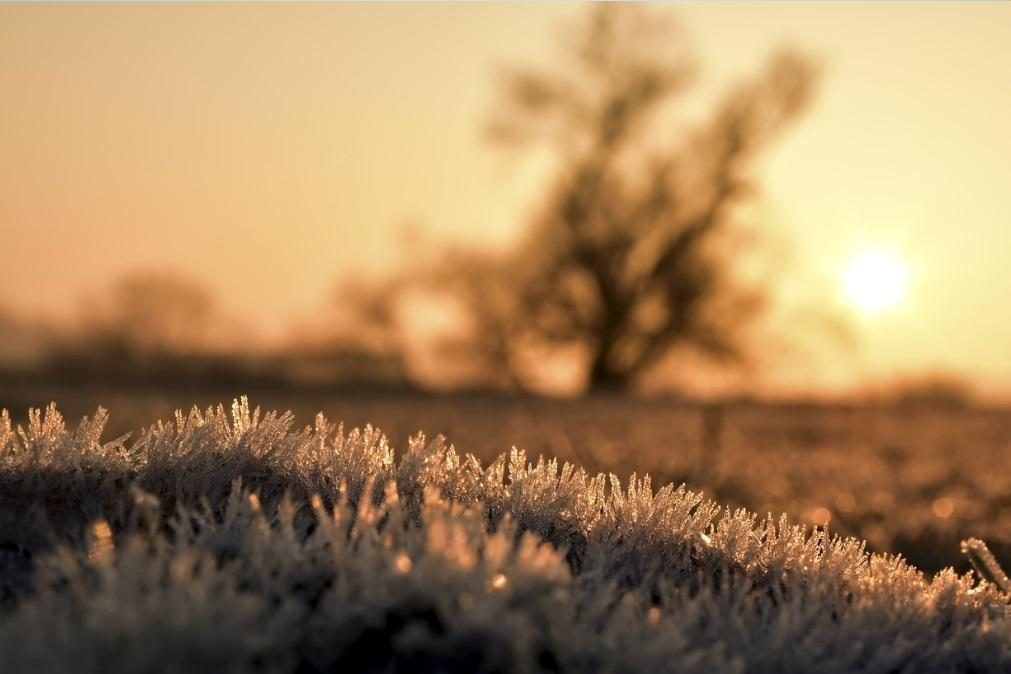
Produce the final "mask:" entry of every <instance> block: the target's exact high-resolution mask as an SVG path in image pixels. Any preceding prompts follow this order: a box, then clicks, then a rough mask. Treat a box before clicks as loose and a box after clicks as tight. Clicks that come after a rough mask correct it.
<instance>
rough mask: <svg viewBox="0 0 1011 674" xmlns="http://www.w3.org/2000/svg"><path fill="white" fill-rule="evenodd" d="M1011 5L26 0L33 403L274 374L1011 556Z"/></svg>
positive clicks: (405, 418)
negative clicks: (52, 1) (977, 540)
mask: <svg viewBox="0 0 1011 674" xmlns="http://www.w3.org/2000/svg"><path fill="white" fill-rule="evenodd" d="M1009 28H1011V6H1009V5H1006V4H958V5H955V4H950V5H944V4H929V5H912V4H902V5H898V4H885V5H868V4H855V5H850V4H817V5H810V6H808V5H795V4H764V3H749V4H747V5H737V4H713V5H703V4H691V3H688V4H678V5H673V6H672V5H661V6H639V5H634V4H633V5H621V6H616V5H610V4H608V5H592V6H591V5H573V4H550V5H534V4H475V5H470V4H451V5H443V4H439V5H406V4H404V5H401V4H386V3H383V4H375V5H360V4H350V5H344V4H319V5H317V4H311V5H294V6H284V5H273V4H262V5H261V4H255V5H253V4H249V5H231V4H228V5H193V6H191V5H162V4H158V5H154V4H152V5H130V4H124V5H120V4H79V5H38V6H36V5H22V4H3V5H0V91H3V92H4V104H3V105H2V106H0V147H2V148H3V152H0V245H2V250H3V253H4V255H3V279H4V282H3V283H2V284H0V407H4V408H8V409H11V410H12V412H13V413H14V414H15V417H16V418H23V415H24V414H25V411H26V410H27V408H28V407H29V406H39V405H44V404H45V403H47V402H48V401H50V400H55V401H57V402H58V403H59V404H60V407H61V409H62V410H63V411H64V412H65V413H67V415H68V416H70V417H75V416H80V415H82V414H87V413H90V412H92V411H93V410H94V408H95V406H96V405H98V404H102V405H105V406H106V407H109V408H111V410H112V413H113V425H114V428H111V429H110V432H116V433H119V432H126V431H128V430H134V429H136V428H138V427H139V426H140V425H141V424H145V423H150V422H152V421H153V420H154V419H156V418H158V417H159V416H162V417H163V416H165V415H166V414H169V413H170V412H171V411H172V410H173V409H175V408H177V407H183V408H186V407H189V406H190V405H191V404H193V403H197V404H201V405H202V404H211V403H212V402H218V401H222V400H225V401H227V400H229V399H230V398H231V397H233V396H235V395H240V394H245V393H248V394H249V395H250V396H251V398H252V400H253V402H254V403H259V404H262V405H264V406H267V407H286V408H287V407H290V408H293V409H295V410H296V411H298V412H299V414H300V416H299V418H300V420H306V421H307V420H308V418H309V417H308V416H306V415H308V414H311V413H312V412H315V411H316V410H317V409H321V408H322V409H324V410H326V411H327V412H328V413H329V414H330V415H331V416H334V417H338V418H344V419H346V420H348V421H349V423H356V424H362V423H366V422H370V423H375V424H378V425H380V426H381V427H382V428H383V429H385V430H387V431H388V432H389V433H390V434H391V436H392V437H393V439H394V441H395V442H397V443H399V444H398V446H401V447H402V446H403V444H404V440H405V439H406V437H407V435H409V434H411V433H414V432H415V431H417V430H418V429H419V428H423V429H425V430H426V431H428V432H432V433H434V432H442V433H446V434H448V435H449V437H450V439H451V440H453V441H454V442H456V443H457V445H458V446H459V447H460V448H461V449H462V450H464V451H474V452H476V453H478V454H479V455H482V456H483V457H484V458H488V457H489V456H493V455H494V454H497V453H498V452H500V451H503V450H506V449H508V447H509V445H511V444H516V445H518V446H521V447H525V448H527V449H528V450H530V452H531V453H532V454H537V453H539V452H544V453H547V454H552V455H557V456H561V457H563V458H568V459H573V460H577V461H579V462H581V463H583V464H584V465H587V466H589V467H590V468H591V469H600V470H613V471H615V472H618V473H620V474H622V475H626V474H628V473H630V472H632V471H634V470H638V471H639V472H640V473H641V472H643V471H644V470H648V471H650V472H651V473H653V474H654V476H655V477H657V478H658V479H659V480H660V481H668V480H675V481H687V482H689V483H690V484H692V485H693V486H695V487H697V488H704V489H706V491H707V493H709V494H710V495H714V496H716V497H717V498H720V499H722V500H723V501H725V502H727V503H728V504H740V505H745V506H747V507H749V508H752V509H755V510H758V511H759V512H766V511H773V512H783V511H785V512H790V513H792V514H794V515H795V516H797V517H799V518H803V519H805V520H806V521H809V522H811V523H814V524H825V523H829V522H830V523H831V526H833V527H835V528H836V529H837V530H841V531H842V532H844V533H854V534H857V535H861V536H863V537H865V538H868V540H869V541H870V542H871V544H872V545H873V546H875V547H877V548H880V549H889V550H897V551H900V552H905V553H906V554H907V555H910V556H911V557H913V558H914V561H916V562H918V563H921V564H923V565H925V566H927V567H928V568H934V567H936V566H937V565H938V564H941V563H943V562H948V561H949V558H950V557H952V556H954V555H955V554H956V553H957V539H958V537H959V536H962V535H965V534H966V533H971V534H974V535H984V536H987V537H988V538H989V539H990V540H991V541H993V542H994V545H995V547H996V548H997V549H998V551H999V552H1001V554H1004V551H1006V550H1008V549H1011V548H1009V547H1008V546H1011V489H1009V488H1008V487H1009V486H1011V483H1008V482H1006V480H1005V477H1001V476H1007V475H1009V474H1011V472H1009V471H1008V468H1009V467H1011V466H1009V462H1011V458H1009V456H1011V420H1009V415H1008V414H1007V412H1006V411H1005V406H1006V405H1007V404H1008V403H1009V402H1011V355H1009V354H1008V350H1007V347H1008V344H1011V313H1009V312H1008V311H1007V306H1008V298H1009V290H1011V265H1009V264H1008V261H1009V255H1011V222H1009V214H1011V190H1008V184H1007V181H1008V176H1011V128H1009V127H1011V88H1009V87H1008V86H1007V82H1011V48H1009V47H1008V46H1007V40H1006V36H1007V34H1008V29H1009ZM984 467H985V468H984ZM1002 545H1003V546H1004V547H1001V546H1002Z"/></svg>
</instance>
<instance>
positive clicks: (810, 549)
mask: <svg viewBox="0 0 1011 674" xmlns="http://www.w3.org/2000/svg"><path fill="white" fill-rule="evenodd" d="M3 395H4V398H3V399H2V400H0V406H2V407H5V408H9V409H11V410H12V415H13V423H12V426H11V431H10V432H9V433H7V435H6V436H5V437H0V467H2V480H3V491H2V494H0V504H2V506H0V538H2V539H3V540H0V550H2V559H0V561H2V562H3V564H4V566H3V567H2V568H0V571H2V573H3V574H4V587H3V591H4V606H5V608H4V609H2V610H3V613H2V614H0V616H2V617H0V654H2V655H0V665H2V666H3V667H2V668H3V671H12V672H16V671H43V670H45V671H434V670H439V671H461V672H462V671H503V672H505V671H644V670H658V671H741V672H745V671H747V672H761V671H797V672H801V671H812V670H813V669H818V670H819V671H882V672H894V671H997V670H998V669H1003V670H1006V669H1007V668H1008V667H1011V613H1009V610H1008V603H1007V597H1006V596H1005V595H1003V594H1002V593H1001V592H1000V591H999V590H998V588H997V587H996V586H995V585H993V584H987V583H979V579H978V577H976V576H974V575H973V574H971V573H967V572H968V569H969V566H968V563H967V562H966V561H965V559H964V558H963V557H962V556H961V553H960V552H959V542H960V541H961V540H962V539H964V538H967V537H970V536H976V537H979V538H983V539H985V540H986V541H987V542H988V543H989V544H990V547H991V548H992V549H993V550H994V552H995V553H996V555H997V557H998V558H999V559H1000V560H1001V561H1003V562H1007V561H1008V557H1007V553H1008V551H1009V550H1011V546H1009V544H1011V470H1009V467H1011V466H1009V461H1011V451H1009V450H1011V415H1009V414H1008V413H1006V412H1001V411H993V410H991V411H985V410H970V409H967V410H954V409H946V410H941V409H926V408H921V409H906V410H897V409H869V408H868V409H861V408H841V407H816V406H794V407H787V406H769V405H754V404H737V405H727V406H722V407H719V408H716V407H705V406H698V405H694V404H689V403H684V402H677V401H671V400H631V399H624V398H603V397H601V398H591V399H586V400H579V401H544V400H535V399H525V398H500V397H492V396H462V395H457V396H427V397H426V396H416V395H406V394H405V395H380V394H371V395H359V396H350V395H330V396H315V395H308V394H303V395H295V394H291V393H278V392H263V394H262V395H254V396H253V399H252V400H251V403H252V404H259V405H261V406H263V407H264V408H265V409H273V408H278V409H282V410H284V409H291V410H292V411H293V412H294V418H293V419H292V418H287V417H283V418H274V417H269V416H268V417H265V418H264V417H262V416H261V417H259V418H258V417H257V416H256V415H253V414H252V413H251V412H250V411H249V410H247V409H245V408H244V407H243V406H241V405H239V406H236V407H235V409H234V410H233V411H232V412H229V411H228V409H229V407H230V406H229V405H226V406H225V409H224V410H222V411H221V412H220V413H219V412H214V411H209V412H206V413H191V414H189V415H188V416H187V415H186V414H185V413H184V414H183V415H182V416H179V417H176V418H175V419H174V420H173V417H172V410H173V409H175V408H183V409H188V408H189V407H190V406H191V405H193V404H196V405H197V406H199V407H204V406H207V405H210V404H211V403H216V402H218V401H220V400H222V399H223V398H225V396H226V393H225V392H214V393H208V392H204V393H194V392H179V393H178V394H176V393H173V394H171V395H159V396H155V395H151V394H147V393H144V392H143V391H133V392H114V391H100V390H93V391H78V392H69V391H58V392H55V394H54V392H53V391H45V390H31V389H20V390H15V389H10V390H8V391H7V392H5V393H4V394H3ZM50 396H51V397H52V398H54V399H57V400H58V401H60V407H59V409H60V411H61V412H62V413H63V414H64V415H65V416H66V417H67V419H68V420H69V422H68V427H69V430H67V431H64V430H63V427H62V424H61V421H60V420H59V419H58V418H57V417H56V415H55V413H54V412H52V411H51V412H49V413H47V415H46V416H45V417H41V416H38V417H35V419H34V420H29V419H27V417H26V416H25V410H26V409H27V407H28V406H29V405H32V406H38V405H39V404H44V403H45V402H46V401H47V400H48V398H49V397H50ZM225 399H226V398H225ZM184 401H188V402H184ZM97 403H102V404H103V405H105V406H106V407H108V408H109V409H110V410H111V411H112V416H111V419H110V420H109V421H108V423H107V424H105V425H104V428H101V426H102V425H103V424H97V425H96V423H95V421H94V418H93V421H91V422H89V423H87V424H84V425H83V426H81V428H80V429H79V430H76V431H75V430H74V429H75V427H76V426H77V423H76V420H77V419H78V418H79V417H81V416H82V415H85V414H87V415H94V413H95V406H96V405H97ZM318 410H322V411H323V412H324V413H325V415H326V417H328V418H329V419H332V420H333V421H334V422H335V424H334V425H330V424H328V423H326V422H324V421H323V420H322V419H321V418H318V419H317V418H315V412H316V411H318ZM46 418H47V419H48V421H45V419H46ZM159 418H161V419H163V420H166V421H170V422H171V423H168V424H167V425H161V426H154V427H151V424H152V423H154V422H155V420H157V419H159ZM340 420H343V421H344V422H345V425H344V429H343V431H338V430H337V427H336V422H337V421H340ZM102 421H103V423H104V420H102ZM18 423H22V424H25V427H24V429H23V431H24V432H23V434H18V433H17V432H16V431H15V429H14V426H16V425H17V424H18ZM365 423H373V424H375V425H376V426H377V427H378V428H379V429H381V430H382V431H383V432H385V433H386V434H387V435H388V437H389V445H386V444H385V442H384V440H383V439H382V438H381V437H380V436H379V435H378V434H376V433H375V432H365V433H357V432H352V431H351V430H350V429H351V428H352V427H354V426H363V425H364V424H365ZM141 427H146V428H148V429H149V430H147V431H146V432H140V430H139V429H140V428H141ZM303 428H304V429H305V430H300V429H303ZM419 430H423V431H424V432H425V433H426V434H427V436H428V439H427V440H426V441H424V442H419V441H415V442H410V441H409V438H410V437H411V436H414V435H415V434H416V433H417V432H418V431H419ZM129 431H133V432H134V435H133V436H132V437H131V438H128V439H125V440H122V441H119V442H111V443H109V442H108V441H111V440H113V439H115V438H117V437H118V436H120V435H121V434H123V433H125V432H129ZM4 433H5V432H4V431H3V429H2V428H0V436H3V435H4ZM99 434H101V438H102V440H99V438H98V436H99ZM437 434H443V435H445V436H446V438H447V443H446V444H444V443H441V442H440V441H438V440H435V441H433V440H432V439H433V438H434V437H435V436H436V435H437ZM448 443H452V444H453V445H454V446H455V448H456V450H457V451H456V452H454V451H452V450H451V449H450V448H449V444H448ZM512 446H515V447H517V448H519V449H522V450H525V452H526V453H525V455H524V454H522V453H518V452H513V453H512V456H511V457H507V458H504V459H501V460H499V461H497V462H495V461H494V460H495V458H496V457H498V456H499V455H501V454H503V453H507V454H508V453H509V452H510V449H511V447H512ZM464 453H471V454H474V455H475V456H476V458H477V460H478V461H473V460H469V459H466V458H464V456H463V454H464ZM542 454H543V455H545V456H546V457H549V458H550V457H557V458H558V459H560V460H562V461H571V462H573V463H574V464H575V465H576V467H577V468H575V469H566V470H561V472H559V469H560V466H557V465H554V464H538V465H531V464H528V463H527V461H528V460H529V461H532V462H535V463H536V461H537V459H536V457H537V456H538V455H542ZM578 467H583V468H585V469H586V472H585V473H584V472H583V471H582V470H579V469H578ZM598 472H604V473H608V472H613V473H615V474H616V476H617V478H618V479H620V481H621V486H618V485H617V484H616V483H615V482H614V481H613V479H611V478H606V477H600V478H595V477H594V475H596V474H597V473H598ZM633 473H635V474H636V475H638V478H639V479H629V478H630V475H631V474H633ZM647 473H648V474H649V475H650V476H651V478H652V486H650V485H649V484H648V483H644V482H642V480H641V478H642V476H643V475H644V474H647ZM668 483H673V485H674V486H677V485H679V484H682V483H684V484H686V485H687V490H686V489H677V490H675V489H673V488H670V489H661V487H663V486H664V485H666V484H668ZM697 492H701V494H698V495H696V493H697ZM736 508H745V509H746V511H744V510H742V511H735V510H734V509H736ZM749 511H750V513H756V514H754V515H752V514H750V513H749ZM766 513H770V514H771V517H768V518H767V517H766ZM784 514H785V516H786V519H783V520H781V519H780V517H781V515H784ZM826 523H828V527H827V529H826V528H825V527H823V526H821V525H825V524H826ZM815 525H818V526H815ZM43 528H45V529H46V530H47V531H48V532H49V533H45V534H44V533H41V530H42V529H43ZM836 534H839V535H841V537H834V536H835V535H836ZM848 536H856V537H857V538H858V539H862V540H866V541H867V544H866V545H867V548H866V549H867V550H869V551H873V552H898V553H900V554H901V555H902V556H904V557H905V558H906V559H908V560H909V561H910V562H911V563H912V565H913V566H907V565H905V564H904V563H903V562H901V561H899V560H898V559H896V558H894V557H890V556H880V555H872V556H867V555H866V554H865V552H864V548H863V547H862V544H861V543H860V541H858V540H854V539H847V538H845V537H848ZM54 545H55V547H54ZM949 565H954V566H955V567H956V571H957V572H958V574H964V575H955V574H953V573H951V572H948V571H941V569H942V568H943V567H945V566H949ZM1005 566H1007V564H1005ZM914 567H918V568H919V569H922V570H923V571H924V572H926V575H923V574H921V573H920V572H919V571H917V569H916V568H914ZM30 574H34V576H32V575H30ZM156 634H157V635H159V637H160V639H161V643H159V644H158V645H157V646H155V645H147V646H141V644H150V641H151V639H152V638H153V636H154V635H156ZM47 635H48V636H47Z"/></svg>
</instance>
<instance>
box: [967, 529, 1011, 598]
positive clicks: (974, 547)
mask: <svg viewBox="0 0 1011 674" xmlns="http://www.w3.org/2000/svg"><path fill="white" fill-rule="evenodd" d="M962 553H963V554H964V555H965V556H966V557H968V558H969V562H970V563H972V568H974V569H976V573H978V574H979V577H980V578H982V579H983V580H985V581H987V582H988V583H992V584H993V585H995V586H996V587H997V588H998V589H999V590H1000V591H1001V592H1003V593H1004V594H1009V593H1011V580H1008V577H1007V574H1006V573H1004V569H1003V568H1001V565H1000V564H998V563H997V560H996V559H994V556H993V553H992V552H990V548H988V547H986V543H984V542H983V541H981V540H979V539H978V538H969V539H966V540H964V541H962Z"/></svg>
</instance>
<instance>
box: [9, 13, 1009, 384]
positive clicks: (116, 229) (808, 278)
mask: <svg viewBox="0 0 1011 674" xmlns="http://www.w3.org/2000/svg"><path fill="white" fill-rule="evenodd" d="M583 9H584V8H581V7H579V6H577V5H571V4H550V5H541V4H533V3H531V4H476V5H466V4H423V5H416V4H410V5H399V4H385V3H384V4H365V5H363V4H353V5H338V4H304V5H276V4H269V5H268V4H249V5H238V4H215V5H189V4H177V5H171V4H170V5H165V4H157V5H154V4H152V5H148V4H123V5H120V4H100V5H90V4H73V5H56V4H42V5H29V4H23V5H22V4H0V92H3V93H2V97H3V104H2V105H0V148H2V151H0V248H2V250H3V278H4V282H3V283H2V284H0V305H2V306H7V307H10V308H13V309H15V310H17V311H20V312H22V313H27V314H31V315H56V316H68V315H71V314H72V312H73V311H74V308H75V307H76V306H78V304H79V302H80V300H81V298H82V297H84V296H86V295H88V294H94V293H98V292H101V290H102V289H103V288H104V287H107V286H108V284H109V282H110V281H111V280H112V279H114V278H115V277H117V276H119V275H121V274H122V273H124V272H127V271H131V270H136V269H146V268H163V269H174V270H178V271H180V272H183V273H185V274H186V275H188V276H191V277H193V278H195V279H198V280H200V281H202V282H204V283H206V284H207V285H208V287H210V288H211V289H212V290H213V291H214V293H215V294H216V295H217V297H218V299H219V301H220V302H221V304H223V305H225V306H226V307H228V308H229V310H232V311H234V312H235V313H236V314H237V315H239V316H241V317H242V318H243V319H245V320H247V321H248V322H249V324H250V325H251V326H252V327H253V328H254V329H255V330H256V331H258V332H259V333H261V334H263V335H267V336H269V335H271V334H277V333H278V332H279V331H280V330H281V329H282V328H281V326H284V325H287V324H288V323H289V322H290V321H291V320H292V319H296V318H304V317H306V316H312V315H313V314H316V313H319V312H320V311H324V310H325V307H326V298H327V296H328V294H329V293H330V291H331V289H332V288H333V286H334V284H335V282H336V281H337V279H338V278H340V277H342V276H346V275H348V274H369V273H373V272H376V271H382V270H388V269H390V268H391V267H393V266H395V265H397V264H398V263H400V262H402V261H403V260H404V259H405V257H410V256H412V255H424V254H426V251H427V250H428V249H427V248H424V247H422V248H420V249H417V250H415V249H411V248H410V247H405V246H404V244H403V232H404V231H405V229H411V231H414V232H415V233H416V234H418V235H420V236H421V237H422V238H423V239H425V240H428V241H434V242H443V241H463V242H479V243H483V244H488V245H504V244H506V243H508V242H509V241H510V240H512V239H513V238H514V237H516V236H517V235H518V233H519V232H521V231H522V227H523V223H524V222H525V220H526V216H528V215H529V214H530V213H531V211H532V209H533V208H534V207H535V206H536V205H537V198H538V196H539V194H541V188H542V186H543V183H544V181H545V180H547V179H549V176H548V175H547V174H546V171H547V170H548V169H546V168H545V165H544V163H543V162H540V163H539V162H536V161H522V160H520V159H517V158H515V157H513V158H508V157H505V156H504V155H503V154H502V153H501V152H496V151H494V150H493V149H492V148H491V147H489V146H488V144H487V143H485V142H484V141H483V140H482V130H483V127H484V123H485V122H486V121H487V119H488V117H489V114H490V113H491V111H492V106H493V105H494V103H495V100H496V97H495V94H496V74H497V73H500V72H501V71H502V69H503V68H505V67H508V66H512V65H524V64H525V65H530V66H535V67H538V66H544V65H550V64H551V63H552V62H554V61H555V60H556V59H557V57H558V54H559V51H558V44H557V42H558V41H557V37H558V35H559V30H560V29H561V28H562V27H563V25H564V24H565V22H566V21H567V20H571V19H573V18H574V17H576V16H578V14H579V13H580V12H581V11H583ZM660 11H669V12H671V13H672V14H673V15H674V16H676V17H677V18H678V20H679V22H680V23H681V25H682V28H683V33H684V39H686V40H688V41H689V44H690V45H691V47H692V50H693V52H694V53H695V55H696V57H697V60H698V63H699V65H700V68H701V69H700V73H699V87H698V89H699V94H698V96H699V99H700V100H705V98H706V96H711V95H715V94H716V93H718V92H719V91H720V90H721V88H723V87H726V86H727V85H728V84H730V83H732V82H734V81H735V80H737V79H740V78H742V77H746V76H747V75H749V74H750V73H753V72H755V71H756V70H757V68H758V67H759V66H760V65H761V63H762V62H763V59H764V57H765V56H766V55H767V54H768V53H769V52H770V51H771V50H772V49H774V48H775V47H777V46H780V45H784V44H787V45H792V46H795V47H797V48H800V49H802V50H805V51H806V52H808V53H809V54H811V55H812V56H813V57H814V58H816V59H817V60H818V62H819V63H820V64H821V67H822V73H823V76H822V80H821V85H820V90H819V94H818V96H817V98H816V100H815V102H814V104H813V106H812V108H811V109H810V111H809V113H808V114H807V115H806V116H805V117H804V119H803V120H801V121H800V122H799V123H798V124H797V125H795V126H794V127H793V128H792V129H790V130H789V132H788V133H787V134H786V135H785V136H784V137H783V138H782V140H781V142H779V143H777V144H776V145H775V147H774V148H772V150H771V151H770V152H769V153H768V154H767V156H766V157H765V158H764V159H763V160H762V161H761V163H760V165H759V168H760V171H759V174H758V175H759V176H760V179H761V180H760V183H761V185H762V190H761V194H760V197H759V202H758V204H759V205H758V212H760V213H761V214H762V217H763V218H764V220H765V221H764V222H763V225H762V226H763V227H765V228H766V229H767V230H768V231H769V232H770V233H772V234H773V235H774V236H775V237H777V238H778V239H779V240H782V241H783V242H785V243H786V244H787V247H788V249H789V253H790V260H791V266H790V268H791V270H792V271H791V275H792V276H791V277H790V278H792V279H793V280H792V281H790V280H789V279H788V280H787V281H786V282H785V285H784V288H783V293H784V296H794V297H799V298H803V299H804V300H805V301H809V302H813V303H815V304H821V305H824V306H827V307H829V306H830V307H833V308H835V307H839V308H841V310H842V311H844V312H847V315H848V316H849V318H850V320H851V322H852V330H853V332H854V333H855V337H856V341H857V343H858V345H859V346H858V349H857V351H855V352H853V351H849V352H847V354H846V355H845V356H838V357H836V356H835V355H833V354H835V353H836V352H835V351H833V350H832V349H830V348H828V347H826V348H825V349H823V350H822V351H821V352H820V353H819V354H816V356H815V358H814V359H812V360H805V361H804V362H802V363H797V364H794V365H793V366H792V369H790V368H786V369H784V371H783V381H784V382H785V383H784V384H783V385H784V386H790V385H793V384H791V383H790V382H791V381H792V382H793V383H794V384H796V383H797V382H808V383H810V382H819V383H821V384H823V385H825V386H838V385H843V386H844V385H847V384H851V383H853V382H856V381H862V380H867V379H875V378H885V377H890V376H896V375H902V374H904V373H911V372H914V371H918V370H929V371H945V372H952V373H958V374H962V375H964V376H966V377H970V378H972V379H974V380H975V381H977V382H978V383H979V386H980V388H981V390H983V391H984V392H993V393H997V394H1000V393H1011V352H1009V350H1008V345H1009V344H1011V311H1008V310H1007V307H1008V305H1009V303H1011V302H1009V300H1011V264H1009V262H1011V185H1009V182H1011V86H1009V85H1008V83H1009V82H1011V42H1009V41H1008V40H1007V36H1008V35H1011V3H992V4H990V3H985V4H973V5H970V4H966V3H949V4H917V3H902V4H863V3H845V4H827V3H813V4H801V3H777V4H763V3H747V4H732V3H715V4H711V5H702V4H679V5H676V6H670V7H665V8H663V9H661V10H660ZM868 250H872V251H882V250H883V251H887V252H888V253H889V254H890V255H892V256H893V257H894V258H895V259H897V260H898V261H899V262H900V263H901V265H902V267H903V268H904V269H905V270H907V276H908V277H907V278H906V279H905V283H904V286H905V288H904V292H903V293H902V298H901V299H900V300H899V301H897V302H896V303H895V304H894V306H891V307H888V308H887V309H884V310H880V311H865V310H862V309H860V308H859V307H858V306H857V305H855V304H854V303H853V302H847V301H846V298H845V278H846V273H847V272H846V270H847V265H848V264H849V263H850V261H851V260H853V259H854V258H855V257H859V256H860V255H861V254H862V253H866V251H868ZM415 261H416V260H415ZM422 262H423V261H422ZM791 283H792V285H791ZM819 358H820V360H819ZM791 378H792V379H791Z"/></svg>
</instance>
